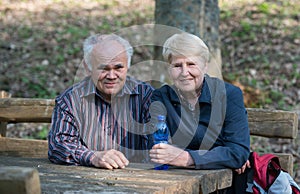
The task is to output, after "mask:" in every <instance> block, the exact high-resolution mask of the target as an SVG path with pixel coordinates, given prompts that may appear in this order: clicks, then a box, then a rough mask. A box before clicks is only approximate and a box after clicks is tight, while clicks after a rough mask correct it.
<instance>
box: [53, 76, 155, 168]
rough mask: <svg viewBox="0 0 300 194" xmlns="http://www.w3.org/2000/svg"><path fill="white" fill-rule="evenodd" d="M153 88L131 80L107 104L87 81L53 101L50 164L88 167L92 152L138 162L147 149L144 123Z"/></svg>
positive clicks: (91, 83)
mask: <svg viewBox="0 0 300 194" xmlns="http://www.w3.org/2000/svg"><path fill="white" fill-rule="evenodd" d="M152 91H153V88H152V87H151V86H150V85H149V84H146V83H144V82H141V81H137V80H135V79H133V78H131V77H127V78H126V82H125V85H124V87H123V89H122V90H121V91H120V92H119V93H118V94H117V95H116V96H115V97H114V98H113V99H112V101H111V102H110V103H108V102H106V101H104V100H103V98H102V97H101V94H100V93H99V91H98V90H97V89H96V87H95V85H94V83H93V81H92V79H91V78H90V77H87V78H85V79H84V80H82V81H81V82H79V83H77V84H75V85H74V86H72V87H70V88H69V89H67V90H66V91H65V92H63V93H62V94H61V95H59V96H58V97H57V98H56V99H55V102H56V104H55V108H54V110H53V114H52V123H51V127H50V131H49V136H48V142H49V150H48V158H49V160H50V161H51V162H53V163H58V164H69V165H84V166H91V165H92V164H91V158H92V156H93V154H94V152H95V151H103V150H109V149H116V150H119V151H121V152H122V153H123V154H125V156H126V157H127V159H129V161H134V162H141V160H143V159H145V157H146V155H145V153H146V151H147V149H148V136H147V135H145V131H146V129H145V123H147V122H148V121H149V120H150V115H149V106H150V103H151V101H150V97H151V94H152Z"/></svg>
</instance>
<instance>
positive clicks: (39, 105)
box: [0, 98, 55, 123]
mask: <svg viewBox="0 0 300 194" xmlns="http://www.w3.org/2000/svg"><path fill="white" fill-rule="evenodd" d="M54 105H55V101H54V100H53V99H36V98H35V99H33V98H4V99H0V121H6V122H47V123H50V122H51V115H52V111H53V108H54Z"/></svg>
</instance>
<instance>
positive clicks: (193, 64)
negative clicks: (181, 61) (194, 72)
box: [187, 63, 196, 66]
mask: <svg viewBox="0 0 300 194" xmlns="http://www.w3.org/2000/svg"><path fill="white" fill-rule="evenodd" d="M187 65H188V66H195V65H196V64H195V63H188V64H187Z"/></svg>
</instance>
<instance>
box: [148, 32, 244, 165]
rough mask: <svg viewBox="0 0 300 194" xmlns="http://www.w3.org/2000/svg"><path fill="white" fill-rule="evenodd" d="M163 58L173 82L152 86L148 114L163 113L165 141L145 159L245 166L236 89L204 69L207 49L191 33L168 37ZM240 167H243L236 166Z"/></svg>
mask: <svg viewBox="0 0 300 194" xmlns="http://www.w3.org/2000/svg"><path fill="white" fill-rule="evenodd" d="M163 57H164V59H165V60H167V62H168V63H169V75H170V78H171V80H172V81H173V83H174V85H171V86H169V85H164V86H162V87H161V88H159V89H157V90H155V91H154V93H153V95H152V105H151V107H150V113H151V117H152V121H153V120H154V119H155V118H156V116H157V115H159V114H163V115H166V122H167V126H168V127H169V130H170V140H169V141H170V142H171V143H170V144H156V145H154V146H153V147H152V149H151V150H150V158H151V161H153V162H155V163H159V164H169V165H173V166H180V167H189V168H195V169H220V168H232V169H239V168H240V169H239V170H240V171H241V169H242V166H243V165H244V166H243V168H245V166H246V163H245V162H246V161H247V159H248V157H249V152H250V149H249V147H250V145H249V144H250V138H249V128H248V120H247V112H246V109H245V107H244V102H243V94H242V91H241V90H240V89H239V88H238V87H236V86H234V85H231V84H229V83H226V82H224V81H222V80H220V79H217V78H212V77H209V76H208V75H207V74H206V72H207V68H208V61H209V50H208V47H207V46H206V45H205V43H204V42H203V41H202V40H201V39H200V38H199V37H197V36H195V35H192V34H188V33H182V34H175V35H173V36H171V37H170V38H168V39H167V40H166V42H165V43H164V45H163ZM242 171H244V169H242Z"/></svg>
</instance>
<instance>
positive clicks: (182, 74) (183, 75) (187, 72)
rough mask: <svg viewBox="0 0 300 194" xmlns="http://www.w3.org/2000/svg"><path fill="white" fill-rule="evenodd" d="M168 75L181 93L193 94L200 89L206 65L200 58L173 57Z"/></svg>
mask: <svg viewBox="0 0 300 194" xmlns="http://www.w3.org/2000/svg"><path fill="white" fill-rule="evenodd" d="M169 69H170V70H169V74H170V77H171V79H172V80H173V82H174V84H175V86H176V87H177V88H178V89H179V90H180V91H182V92H187V93H193V92H196V90H197V89H199V88H200V86H201V84H202V82H203V79H204V74H205V73H206V72H207V65H206V63H205V61H204V60H203V59H202V58H201V57H185V56H178V57H176V56H173V57H172V61H171V64H170V68H169Z"/></svg>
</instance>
